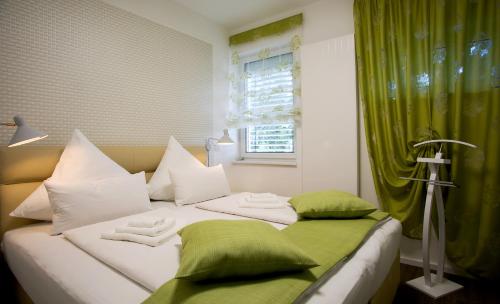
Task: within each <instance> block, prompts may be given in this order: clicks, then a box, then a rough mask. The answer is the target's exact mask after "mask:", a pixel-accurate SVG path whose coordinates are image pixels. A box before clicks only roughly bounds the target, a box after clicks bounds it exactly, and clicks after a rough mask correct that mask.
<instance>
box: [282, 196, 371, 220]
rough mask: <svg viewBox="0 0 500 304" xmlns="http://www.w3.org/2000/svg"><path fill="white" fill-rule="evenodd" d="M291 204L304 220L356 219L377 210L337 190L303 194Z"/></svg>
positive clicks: (359, 199) (292, 199)
mask: <svg viewBox="0 0 500 304" xmlns="http://www.w3.org/2000/svg"><path fill="white" fill-rule="evenodd" d="M289 203H290V204H292V206H293V208H295V211H296V212H297V214H298V215H299V216H300V217H303V218H356V217H362V216H365V215H367V214H370V213H372V212H373V211H375V210H377V208H376V207H375V206H374V205H373V204H371V203H369V202H367V201H365V200H364V199H361V198H359V197H357V196H355V195H353V194H351V193H347V192H342V191H336V190H330V191H321V192H309V193H303V194H300V195H297V196H294V197H292V198H291V199H290V200H289Z"/></svg>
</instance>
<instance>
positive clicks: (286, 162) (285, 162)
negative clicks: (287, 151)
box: [233, 159, 297, 167]
mask: <svg viewBox="0 0 500 304" xmlns="http://www.w3.org/2000/svg"><path fill="white" fill-rule="evenodd" d="M233 164H234V165H265V166H290V167H296V166H297V161H296V160H295V159H243V160H235V161H233Z"/></svg>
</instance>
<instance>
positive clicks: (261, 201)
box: [245, 197, 281, 204]
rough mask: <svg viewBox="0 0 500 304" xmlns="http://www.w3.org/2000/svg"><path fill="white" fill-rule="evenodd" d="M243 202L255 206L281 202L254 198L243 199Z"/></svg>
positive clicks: (276, 199) (273, 199) (275, 198)
mask: <svg viewBox="0 0 500 304" xmlns="http://www.w3.org/2000/svg"><path fill="white" fill-rule="evenodd" d="M245 200H246V201H247V202H249V203H256V204H273V203H281V201H280V200H279V199H278V198H277V197H274V198H254V197H245Z"/></svg>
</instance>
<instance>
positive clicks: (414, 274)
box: [394, 264, 500, 304]
mask: <svg viewBox="0 0 500 304" xmlns="http://www.w3.org/2000/svg"><path fill="white" fill-rule="evenodd" d="M422 275H423V272H422V269H421V268H418V267H414V266H409V265H405V264H401V284H400V285H399V288H398V291H397V293H396V298H395V299H394V303H396V304H413V303H415V304H420V303H425V304H427V303H430V304H434V303H436V304H462V303H464V304H500V282H491V281H480V280H473V279H467V278H463V277H458V276H453V275H445V276H446V277H447V278H449V279H451V280H452V281H454V282H456V283H459V284H461V285H463V286H464V288H462V289H461V290H459V291H456V292H454V293H451V294H449V295H446V296H444V297H442V298H439V299H437V300H434V299H432V298H431V297H428V296H426V295H425V294H423V293H421V292H420V291H418V290H416V289H414V288H412V287H410V286H409V285H407V284H405V282H406V281H409V280H411V279H414V278H418V277H420V276H422Z"/></svg>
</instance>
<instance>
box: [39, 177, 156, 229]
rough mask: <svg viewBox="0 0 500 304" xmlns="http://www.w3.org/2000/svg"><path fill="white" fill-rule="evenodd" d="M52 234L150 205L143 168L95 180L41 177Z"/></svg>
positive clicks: (137, 211)
mask: <svg viewBox="0 0 500 304" xmlns="http://www.w3.org/2000/svg"><path fill="white" fill-rule="evenodd" d="M44 184H45V187H46V188H47V192H48V194H49V198H50V204H51V206H52V210H53V212H54V215H53V217H52V222H53V223H52V224H53V225H52V227H53V234H58V233H61V232H64V231H66V230H69V229H73V228H77V227H80V226H85V225H90V224H94V223H98V222H102V221H107V220H112V219H115V218H119V217H123V216H127V215H131V214H136V213H141V212H146V211H148V210H150V209H151V203H150V201H149V196H148V191H147V188H146V178H145V175H144V172H140V173H137V174H128V175H125V176H120V177H112V178H106V179H101V180H97V181H84V182H72V183H60V182H54V181H45V183H44Z"/></svg>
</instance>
